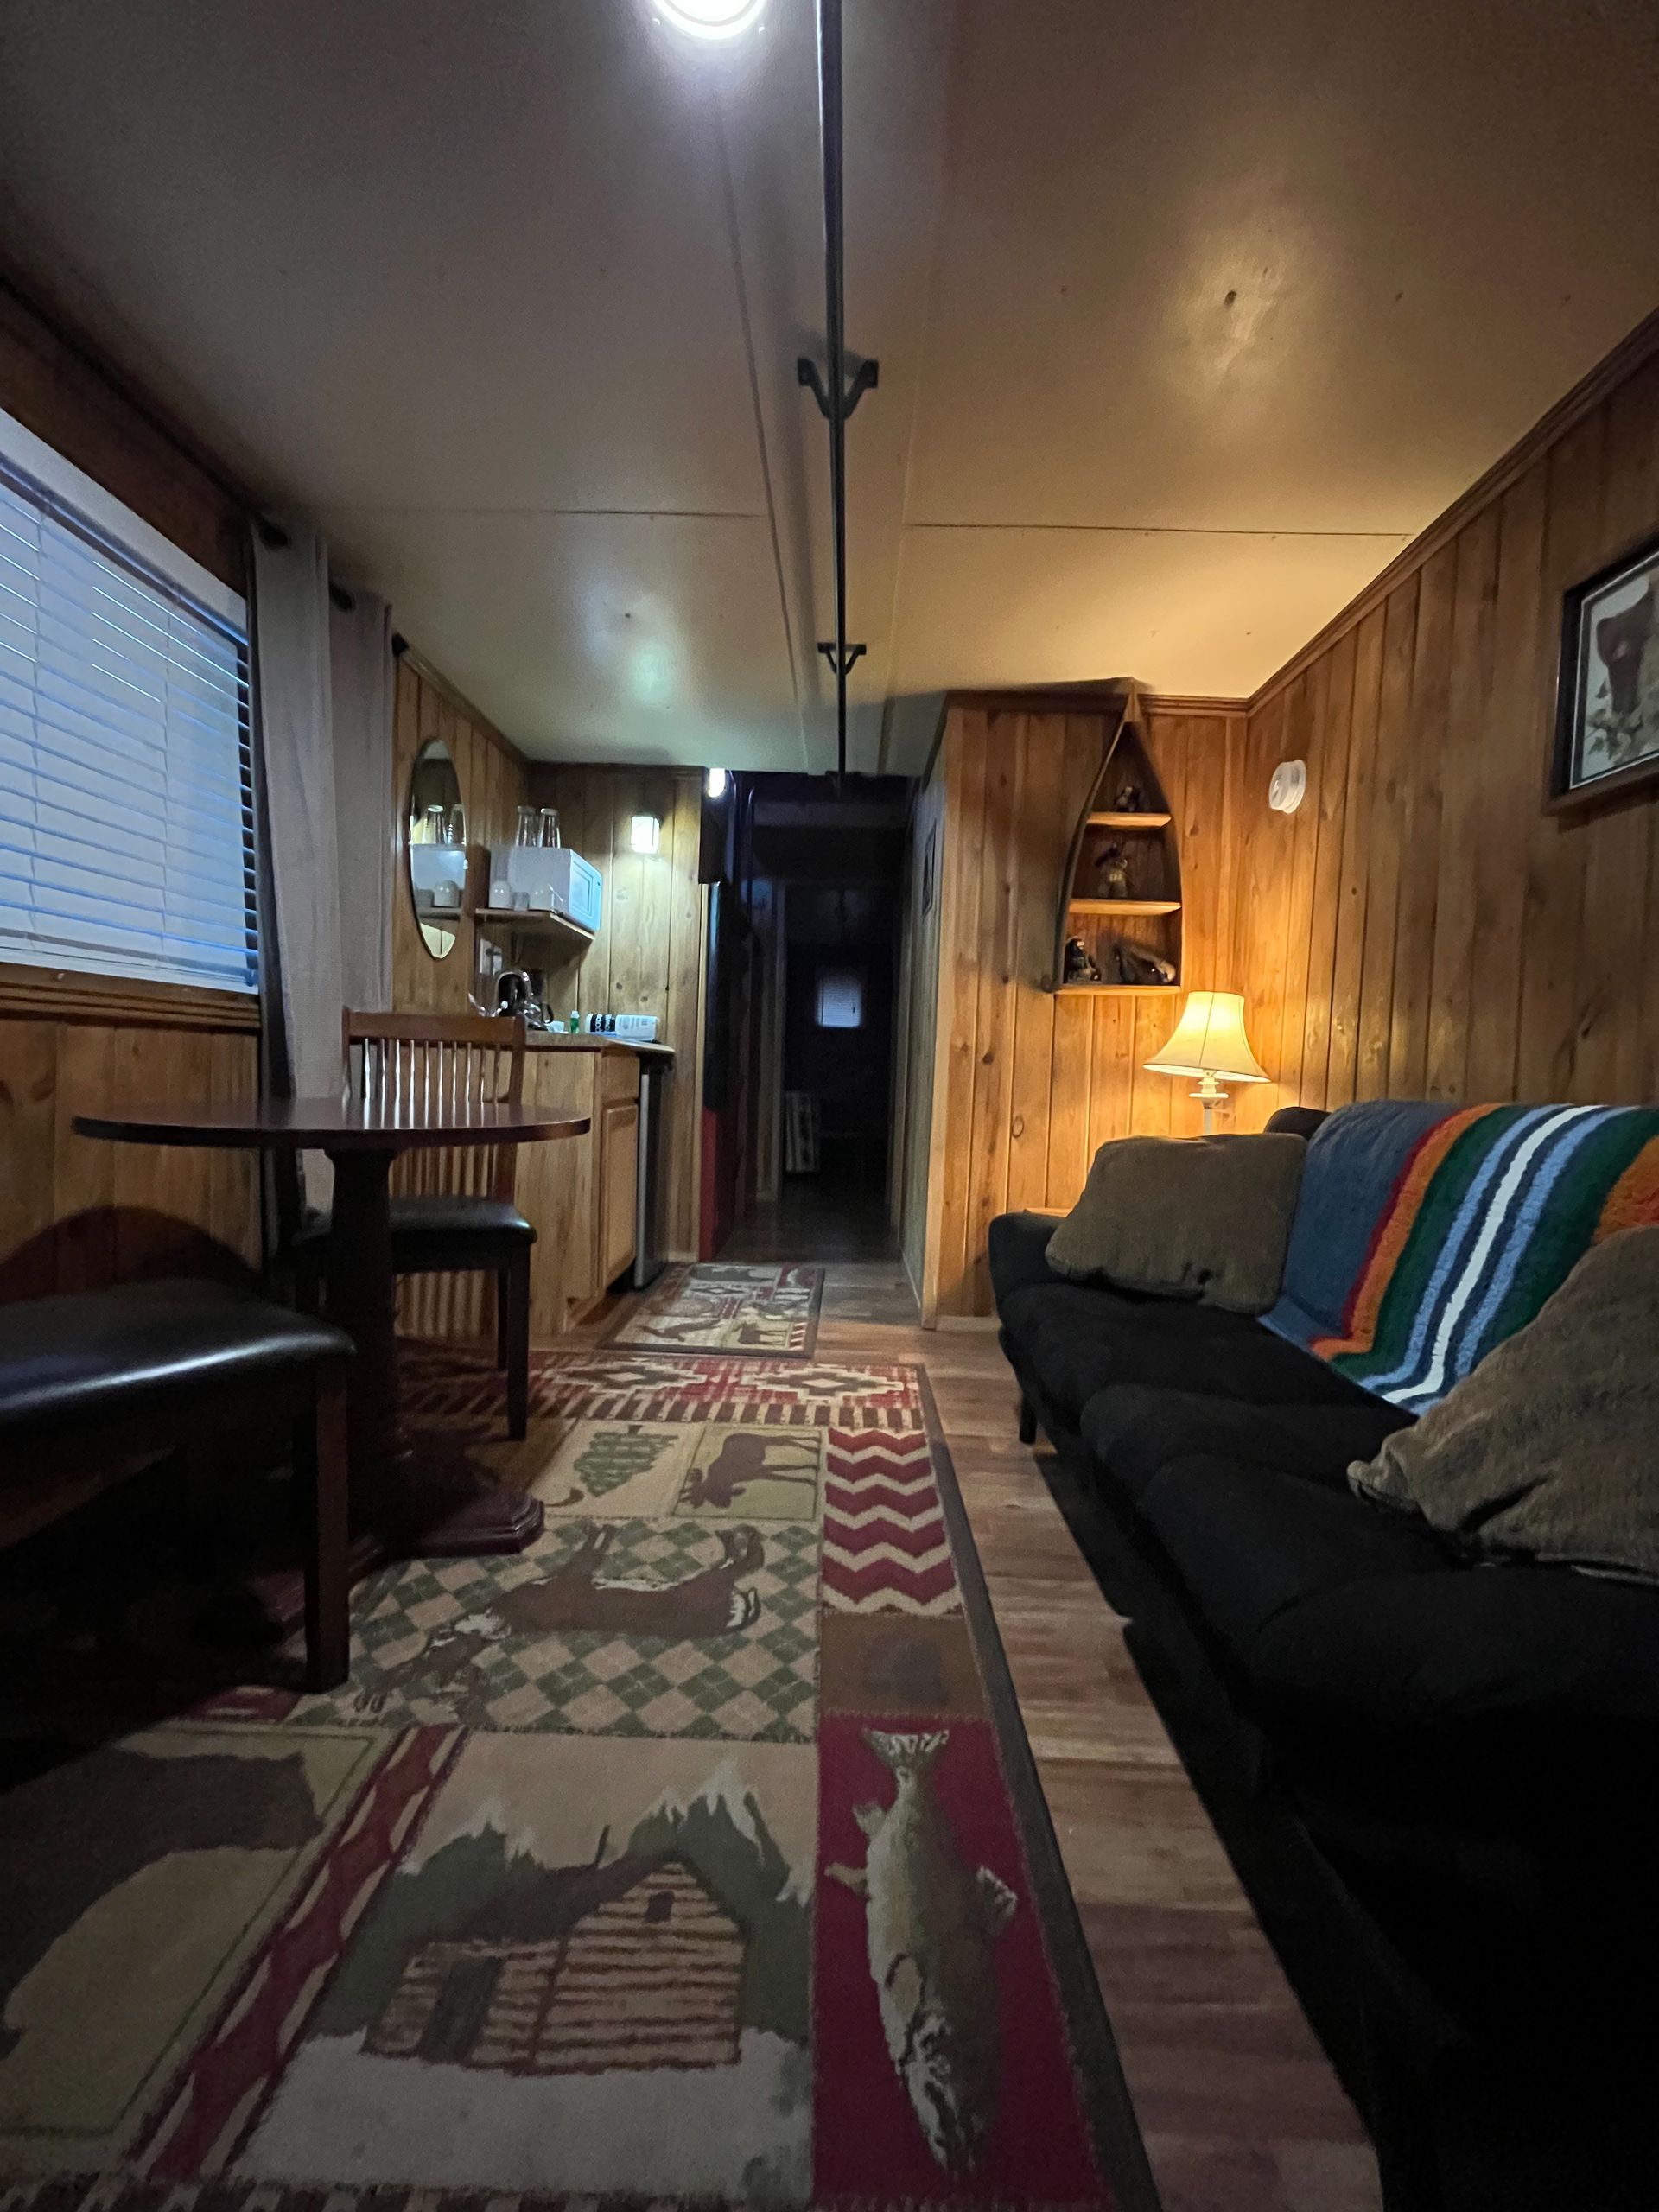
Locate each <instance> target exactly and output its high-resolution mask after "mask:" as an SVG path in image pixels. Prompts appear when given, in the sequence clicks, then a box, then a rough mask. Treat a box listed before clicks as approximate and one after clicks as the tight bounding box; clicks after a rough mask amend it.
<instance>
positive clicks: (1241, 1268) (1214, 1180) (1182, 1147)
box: [1048, 1135, 1306, 1313]
mask: <svg viewBox="0 0 1659 2212" xmlns="http://www.w3.org/2000/svg"><path fill="white" fill-rule="evenodd" d="M1305 1150H1306V1146H1305V1145H1304V1143H1303V1141H1302V1139H1301V1138H1300V1137H1293V1136H1279V1135H1274V1136H1225V1137H1179V1138H1178V1137H1119V1138H1118V1139H1117V1141H1116V1142H1115V1143H1113V1144H1103V1145H1102V1147H1100V1150H1099V1151H1098V1152H1097V1153H1096V1154H1095V1160H1094V1165H1093V1166H1092V1167H1090V1170H1089V1180H1088V1182H1087V1184H1086V1185H1084V1193H1083V1196H1082V1197H1081V1198H1079V1199H1078V1200H1077V1204H1076V1205H1075V1206H1073V1207H1072V1209H1071V1212H1070V1213H1069V1214H1067V1216H1066V1217H1065V1220H1064V1221H1063V1222H1062V1223H1061V1224H1060V1225H1059V1227H1058V1229H1057V1230H1055V1232H1054V1234H1053V1236H1052V1237H1051V1238H1050V1239H1049V1243H1048V1264H1049V1266H1050V1267H1051V1268H1053V1270H1054V1272H1055V1273H1056V1274H1062V1275H1071V1276H1075V1277H1087V1276H1090V1275H1097V1276H1100V1277H1101V1278H1102V1279H1103V1280H1104V1281H1107V1282H1109V1283H1115V1284H1116V1286H1117V1287H1118V1288H1119V1289H1120V1290H1142V1291H1151V1292H1154V1293H1156V1294H1158V1295H1160V1296H1161V1297H1164V1298H1195V1299H1197V1300H1199V1302H1200V1303H1201V1304H1203V1305H1205V1306H1224V1307H1225V1308H1226V1309H1227V1311H1228V1312H1229V1313H1266V1312H1267V1310H1268V1306H1271V1305H1272V1304H1273V1302H1274V1300H1275V1299H1276V1298H1277V1297H1278V1295H1279V1281H1280V1277H1281V1275H1282V1274H1283V1273H1284V1270H1285V1246H1286V1244H1287V1243H1288V1241H1289V1237H1290V1221H1291V1216H1292V1215H1293V1214H1294V1212H1295V1211H1296V1193H1297V1191H1298V1189H1299V1188H1300V1185H1301V1179H1302V1154H1303V1153H1304V1151H1305Z"/></svg>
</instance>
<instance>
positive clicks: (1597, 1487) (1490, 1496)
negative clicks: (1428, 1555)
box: [1348, 1229, 1659, 1582]
mask: <svg viewBox="0 0 1659 2212" xmlns="http://www.w3.org/2000/svg"><path fill="white" fill-rule="evenodd" d="M1348 1479H1349V1482H1350V1483H1351V1484H1352V1486H1353V1488H1354V1489H1355V1490H1356V1491H1357V1492H1358V1493H1359V1495H1360V1496H1361V1497H1369V1498H1373V1499H1375V1500H1376V1503H1379V1504H1382V1505H1391V1506H1395V1507H1398V1508H1401V1509H1402V1510H1405V1511H1407V1512H1414V1513H1421V1515H1422V1516H1423V1517H1424V1518H1425V1519H1426V1520H1427V1521H1428V1522H1430V1523H1431V1524H1432V1525H1433V1527H1434V1528H1436V1529H1442V1530H1444V1531H1445V1532H1446V1534H1447V1535H1453V1536H1456V1537H1457V1538H1458V1539H1459V1541H1461V1542H1463V1543H1464V1544H1465V1545H1466V1546H1468V1547H1469V1548H1471V1550H1473V1551H1475V1552H1478V1553H1480V1554H1484V1556H1485V1557H1487V1558H1490V1559H1530V1560H1540V1561H1543V1562H1548V1563H1549V1564H1552V1565H1554V1566H1560V1567H1583V1568H1585V1569H1586V1570H1588V1571H1592V1572H1599V1573H1605V1574H1617V1575H1622V1576H1626V1577H1629V1578H1630V1579H1631V1580H1636V1581H1639V1582H1659V1229H1626V1230H1621V1231H1620V1232H1619V1234H1618V1236H1610V1237H1609V1238H1608V1239H1607V1241H1606V1242H1605V1243H1603V1244H1595V1245H1592V1247H1591V1249H1589V1251H1587V1252H1586V1254H1585V1255H1584V1257H1583V1258H1582V1259H1581V1260H1580V1262H1579V1263H1578V1265H1577V1267H1575V1268H1573V1272H1572V1274H1570V1275H1568V1277H1567V1281H1565V1282H1564V1283H1563V1284H1562V1285H1561V1287H1560V1289H1559V1290H1558V1291H1557V1292H1556V1293H1555V1294H1554V1297H1553V1298H1548V1299H1546V1300H1545V1301H1544V1303H1543V1305H1542V1306H1540V1308H1539V1309H1538V1312H1537V1313H1536V1314H1535V1317H1534V1318H1533V1319H1531V1320H1530V1321H1529V1322H1528V1324H1527V1325H1526V1327H1525V1328H1524V1329H1517V1330H1516V1332H1515V1334H1514V1335H1513V1336H1512V1337H1506V1338H1504V1340H1503V1343H1502V1344H1496V1345H1494V1347H1493V1348H1492V1350H1491V1351H1489V1352H1488V1353H1487V1355H1486V1357H1485V1358H1484V1359H1483V1360H1482V1361H1481V1363H1480V1364H1479V1365H1478V1367H1477V1368H1476V1369H1475V1370H1474V1371H1473V1372H1472V1374H1469V1375H1465V1377H1464V1378H1463V1380H1462V1382H1461V1383H1457V1384H1455V1385H1454V1386H1453V1388H1452V1389H1450V1390H1448V1391H1447V1392H1446V1395H1445V1397H1443V1398H1442V1399H1441V1400H1440V1403H1439V1404H1438V1405H1434V1406H1431V1407H1430V1408H1429V1409H1428V1411H1427V1413H1426V1414H1424V1415H1423V1417H1422V1419H1421V1421H1418V1422H1417V1423H1416V1424H1415V1426H1414V1427H1411V1428H1402V1429H1401V1430H1399V1431H1398V1432H1397V1433H1396V1434H1395V1435H1393V1436H1390V1437H1389V1440H1388V1441H1387V1442H1386V1443H1385V1444H1384V1445H1383V1449H1382V1450H1381V1452H1378V1453H1377V1455H1376V1459H1370V1460H1365V1459H1356V1460H1355V1461H1354V1462H1353V1464H1352V1465H1351V1467H1350V1468H1349V1470H1348Z"/></svg>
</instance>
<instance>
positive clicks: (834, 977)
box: [818, 968, 864, 1029]
mask: <svg viewBox="0 0 1659 2212" xmlns="http://www.w3.org/2000/svg"><path fill="white" fill-rule="evenodd" d="M818 1027H819V1028H820V1029H861V1028H862V1027H864V971H863V969H848V968H820V969H819V970H818Z"/></svg>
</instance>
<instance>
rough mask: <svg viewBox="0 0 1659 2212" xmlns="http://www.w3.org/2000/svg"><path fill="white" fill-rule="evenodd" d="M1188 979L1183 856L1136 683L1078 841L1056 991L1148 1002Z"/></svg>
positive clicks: (1059, 935) (1057, 926)
mask: <svg viewBox="0 0 1659 2212" xmlns="http://www.w3.org/2000/svg"><path fill="white" fill-rule="evenodd" d="M1180 980H1181V860H1180V850H1179V844H1178V842H1177V840H1176V836H1175V827H1174V823H1173V820H1172V819H1171V816H1170V811H1169V808H1168V806H1167V804H1166V802H1165V798H1164V794H1163V791H1162V789H1161V787H1160V784H1159V781H1158V777H1157V773H1156V772H1155V770H1154V767H1153V765H1152V757H1151V754H1150V753H1149V752H1148V750H1147V743H1146V737H1145V725H1144V723H1143V721H1142V719H1141V702H1140V699H1139V696H1138V695H1137V694H1136V692H1135V689H1134V687H1133V685H1131V686H1130V687H1129V688H1128V690H1127V691H1126V692H1125V695H1124V699H1123V707H1122V715H1121V716H1120V718H1119V721H1118V723H1117V726H1116V728H1115V729H1114V730H1113V731H1112V732H1111V734H1110V735H1109V736H1108V737H1107V739H1106V741H1105V742H1104V744H1103V747H1102V750H1101V760H1100V766H1099V769H1098V770H1097V772H1096V776H1095V779H1094V782H1093V783H1092V785H1090V790H1089V793H1088V796H1087V798H1085V799H1084V803H1083V810H1082V812H1081V813H1080V814H1079V815H1078V817H1077V827H1076V828H1075V829H1073V831H1072V833H1071V850H1070V852H1069V853H1068V854H1067V855H1066V861H1065V872H1064V874H1062V875H1061V878H1060V892H1059V911H1058V913H1057V914H1056V916H1055V920H1054V966H1053V969H1052V982H1051V986H1050V988H1052V989H1053V990H1054V991H1056V992H1058V993H1062V994H1068V995H1069V994H1071V993H1075V992H1084V991H1087V992H1090V993H1095V994H1107V993H1110V992H1114V991H1121V992H1123V993H1126V994H1128V993H1131V992H1132V993H1134V994H1135V995H1136V996H1146V995H1148V994H1151V993H1154V992H1158V991H1175V990H1178V989H1179V988H1180Z"/></svg>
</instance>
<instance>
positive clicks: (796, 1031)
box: [720, 776, 909, 1262]
mask: <svg viewBox="0 0 1659 2212" xmlns="http://www.w3.org/2000/svg"><path fill="white" fill-rule="evenodd" d="M746 782H747V785H748V786H749V788H748V791H747V794H746V815H747V819H746V823H745V834H744V835H743V836H742V837H741V841H738V842H739V845H740V851H741V861H743V862H744V863H746V864H747V879H746V881H745V886H744V897H743V902H742V903H743V906H744V910H745V912H746V913H747V915H748V916H749V917H750V918H752V920H753V927H754V938H755V941H754V945H753V956H752V958H751V961H750V963H749V983H750V989H749V998H750V1005H751V1010H752V1018H751V1020H750V1023H749V1026H748V1034H747V1037H746V1038H745V1039H743V1040H742V1042H743V1045H744V1046H745V1047H747V1052H748V1053H749V1054H750V1056H751V1067H750V1069H749V1071H746V1072H747V1083H746V1084H745V1085H744V1087H745V1089H746V1090H747V1094H748V1096H747V1104H748V1107H749V1110H750V1117H751V1121H752V1134H751V1135H750V1138H749V1141H747V1143H746V1144H745V1145H744V1146H743V1147H742V1150H743V1154H744V1159H745V1166H746V1168H747V1171H748V1172H747V1173H746V1175H745V1176H744V1178H743V1179H742V1187H741V1189H740V1191H739V1192H737V1193H736V1194H735V1195H736V1198H737V1204H736V1205H735V1207H734V1214H735V1219H734V1224H733V1227H732V1229H731V1231H730V1233H729V1235H728V1236H727V1237H726V1238H725V1240H724V1242H723V1243H722V1246H721V1252H720V1256H721V1258H722V1259H727V1260H734V1261H747V1260H753V1261H756V1262H760V1261H770V1260H778V1261H780V1262H781V1261H820V1262H836V1261H840V1262H848V1261H864V1260H873V1261H880V1260H889V1259H891V1258H892V1257H893V1255H894V1252H895V1249H896V1247H895V1240H894V1233H893V1224H892V1220H891V1218H890V1207H889V1203H888V1194H889V1190H890V1181H891V1178H890V1166H891V1161H890V1152H891V1147H892V1141H893V1075H894V1057H895V1055H894V1043H895V1040H894V1007H895V1003H896V995H897V984H898V969H899V938H900V928H901V921H902V912H903V902H902V896H901V891H902V880H903V867H904V851H905V840H904V824H905V813H906V803H907V800H908V796H909V785H908V783H907V782H906V779H903V778H901V777H849V778H848V779H845V781H844V782H843V783H842V785H840V787H839V788H837V786H836V783H835V782H834V780H833V779H829V778H822V779H818V778H808V777H804V776H756V777H753V778H751V779H746ZM736 1041H737V1040H736V1039H734V1046H735V1044H736ZM735 1076H736V1071H735V1070H733V1071H728V1084H730V1086H731V1087H732V1088H733V1089H735V1088H736V1087H737V1084H736V1083H735V1082H734V1080H733V1078H734V1077H735Z"/></svg>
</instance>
